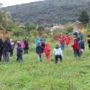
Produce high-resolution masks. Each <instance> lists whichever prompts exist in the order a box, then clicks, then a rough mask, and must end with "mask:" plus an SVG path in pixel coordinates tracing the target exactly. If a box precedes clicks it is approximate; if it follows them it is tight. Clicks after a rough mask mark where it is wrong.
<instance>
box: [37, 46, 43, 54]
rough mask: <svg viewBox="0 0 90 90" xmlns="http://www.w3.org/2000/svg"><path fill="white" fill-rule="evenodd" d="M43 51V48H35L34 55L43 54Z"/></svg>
mask: <svg viewBox="0 0 90 90" xmlns="http://www.w3.org/2000/svg"><path fill="white" fill-rule="evenodd" d="M43 51H44V49H43V47H42V46H37V47H36V53H38V54H39V53H43Z"/></svg>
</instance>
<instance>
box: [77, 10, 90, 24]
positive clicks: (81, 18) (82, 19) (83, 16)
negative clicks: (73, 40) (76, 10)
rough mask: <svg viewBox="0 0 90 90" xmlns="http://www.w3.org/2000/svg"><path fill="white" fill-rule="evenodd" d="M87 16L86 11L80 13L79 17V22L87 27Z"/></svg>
mask: <svg viewBox="0 0 90 90" xmlns="http://www.w3.org/2000/svg"><path fill="white" fill-rule="evenodd" d="M89 19H90V18H89V15H88V13H87V12H86V11H82V12H81V14H80V16H79V19H78V20H79V21H80V22H82V23H83V24H85V25H87V24H88V23H89Z"/></svg>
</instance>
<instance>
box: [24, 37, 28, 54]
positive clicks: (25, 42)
mask: <svg viewBox="0 0 90 90" xmlns="http://www.w3.org/2000/svg"><path fill="white" fill-rule="evenodd" d="M24 45H25V48H24V53H28V50H29V43H28V39H27V38H25V39H24Z"/></svg>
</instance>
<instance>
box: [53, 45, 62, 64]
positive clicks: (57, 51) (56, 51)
mask: <svg viewBox="0 0 90 90" xmlns="http://www.w3.org/2000/svg"><path fill="white" fill-rule="evenodd" d="M53 53H54V55H55V64H57V63H58V58H59V59H60V61H61V62H62V57H63V54H62V50H61V48H60V47H59V45H58V44H57V45H56V47H55V48H54V50H53Z"/></svg>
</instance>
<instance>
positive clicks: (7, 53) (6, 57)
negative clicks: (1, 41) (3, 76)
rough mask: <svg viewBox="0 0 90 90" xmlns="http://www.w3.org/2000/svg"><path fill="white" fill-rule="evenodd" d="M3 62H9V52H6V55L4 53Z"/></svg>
mask: <svg viewBox="0 0 90 90" xmlns="http://www.w3.org/2000/svg"><path fill="white" fill-rule="evenodd" d="M5 62H9V52H6V55H5Z"/></svg>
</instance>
